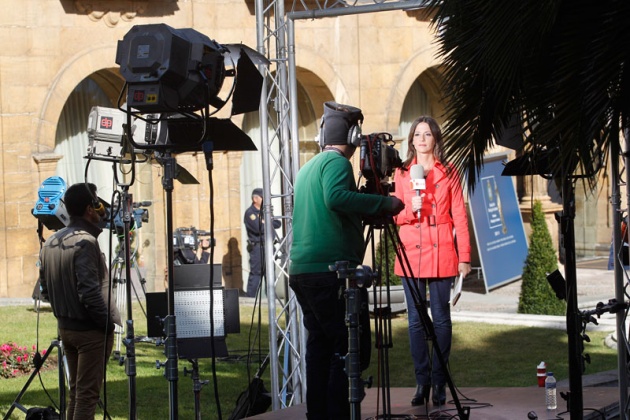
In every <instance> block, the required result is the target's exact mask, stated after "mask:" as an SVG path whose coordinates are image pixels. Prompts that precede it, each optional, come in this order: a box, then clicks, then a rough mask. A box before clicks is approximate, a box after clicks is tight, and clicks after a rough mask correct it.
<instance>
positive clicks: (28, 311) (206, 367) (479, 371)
mask: <svg viewBox="0 0 630 420" xmlns="http://www.w3.org/2000/svg"><path fill="white" fill-rule="evenodd" d="M240 309H241V333H240V334H231V335H229V336H228V338H227V343H228V351H229V352H230V356H229V357H228V358H224V359H218V360H216V363H215V370H216V383H217V386H216V387H215V385H214V380H213V376H212V363H211V360H210V359H202V360H200V361H199V374H200V379H201V380H209V381H210V382H209V384H208V385H205V386H203V388H202V390H201V391H200V393H199V395H200V401H201V413H202V416H203V418H207V419H218V418H219V411H220V413H221V416H220V417H221V418H228V417H229V415H230V414H231V412H232V411H233V409H234V406H235V401H236V399H237V398H238V395H239V394H240V393H241V392H242V391H244V390H245V389H246V387H247V385H248V383H249V379H248V372H249V377H251V376H253V375H254V374H255V372H256V370H257V367H258V361H259V360H260V358H261V357H262V358H264V357H265V356H266V354H267V348H268V343H267V325H266V324H267V316H266V314H265V311H264V310H263V311H262V312H263V313H262V314H261V316H260V319H261V320H262V322H263V323H264V324H265V325H263V326H262V328H261V330H260V336H261V337H262V341H261V343H260V346H259V345H258V343H257V341H256V340H257V338H256V337H257V335H256V329H254V330H252V328H250V324H251V320H252V319H255V320H256V319H259V315H258V313H257V312H256V313H254V314H252V312H253V310H252V307H251V306H245V305H241V308H240ZM135 312H137V313H135V314H134V320H135V328H136V336H141V335H143V334H145V333H146V322H145V319H144V315H143V314H142V312H140V311H139V310H137V308H136V310H135ZM0 319H2V320H3V321H2V324H3V325H2V329H1V331H2V333H1V336H0V342H1V343H5V342H16V343H17V344H19V345H25V346H28V347H29V348H30V346H31V345H32V344H35V342H36V339H37V319H38V316H37V313H36V312H35V311H34V310H33V308H32V307H25V306H13V307H1V308H0ZM55 325H56V323H55V319H54V317H53V316H52V313H51V312H50V310H49V309H46V310H42V311H40V316H39V348H40V349H46V348H47V347H48V346H49V345H50V343H51V341H52V340H53V339H55V338H56V327H55ZM406 325H407V324H406V318H405V317H404V316H398V317H396V318H394V319H393V320H392V323H391V327H392V347H391V348H389V349H387V351H381V352H380V354H379V351H377V350H376V349H375V350H373V352H372V364H371V366H370V368H369V369H368V370H367V371H366V372H364V373H363V378H367V377H368V376H372V377H373V378H374V385H375V386H376V384H377V383H378V382H379V375H378V372H381V371H382V369H379V368H378V363H379V360H389V364H388V366H389V377H390V382H391V383H390V386H391V387H413V386H415V382H414V379H413V368H412V365H411V358H410V356H409V348H408V339H407V328H406ZM588 335H589V337H590V339H591V342H590V343H585V353H588V354H590V356H591V360H592V363H591V364H590V365H587V367H586V372H585V375H587V374H591V373H595V372H601V371H607V370H612V369H616V368H617V353H616V351H615V350H611V349H609V348H607V347H605V346H604V345H603V339H604V337H605V336H606V335H607V333H600V332H589V333H588ZM373 342H374V341H373ZM259 347H260V348H261V351H260V353H261V355H259V354H258V349H259ZM248 348H254V349H255V352H256V353H257V354H255V355H254V356H252V358H251V359H250V360H251V363H250V364H249V365H248V357H247V354H248V352H247V349H248ZM123 351H124V348H123ZM259 356H260V357H259ZM136 358H137V362H136V367H137V376H136V390H137V391H136V400H137V413H138V418H140V419H165V418H168V413H169V388H170V386H169V385H170V384H169V381H167V380H166V378H165V377H164V376H163V375H164V370H163V369H161V370H158V369H156V360H160V361H162V362H164V361H166V357H165V355H164V347H158V346H156V345H155V344H151V343H137V345H136ZM541 360H544V361H545V362H547V366H548V370H552V371H553V372H554V374H555V376H556V377H557V378H558V380H562V379H566V378H568V351H567V336H566V333H565V332H563V331H560V330H548V329H544V328H531V327H518V326H502V325H490V324H482V323H479V324H477V323H456V324H455V325H454V337H453V350H452V353H451V360H450V369H451V374H452V379H453V382H454V384H455V385H456V386H457V387H472V386H489V387H509V386H515V387H517V386H518V387H520V386H535V385H536V383H537V381H536V365H537V364H538V363H539V362H540V361H541ZM178 366H179V380H178V381H177V385H178V402H179V404H178V412H179V416H180V418H183V419H190V418H194V406H195V405H194V401H195V400H194V397H195V393H194V391H193V381H192V380H191V377H190V376H189V375H188V376H184V368H186V370H190V369H191V368H192V365H191V363H190V362H188V361H184V360H180V361H179V365H178ZM41 378H42V383H43V387H45V388H46V390H47V391H48V392H49V393H50V395H51V396H52V398H53V399H54V400H56V399H57V390H58V374H57V370H56V369H54V368H53V369H49V370H47V371H45V372H43V373H42V374H41ZM27 379H28V376H22V377H18V378H12V379H3V378H0V415H2V416H4V415H5V413H6V412H7V410H8V409H9V407H10V404H11V402H12V401H14V400H15V398H16V396H17V395H18V393H19V392H20V390H21V389H22V388H23V387H24V385H25V383H26V380H27ZM263 379H264V383H265V385H266V386H267V387H269V386H270V380H269V369H266V370H265V374H264V376H263ZM381 383H382V382H381ZM43 387H42V385H41V384H40V382H39V380H38V379H37V378H36V379H35V380H34V381H33V382H32V383H31V385H30V386H29V388H28V390H27V392H26V394H25V395H24V396H23V397H22V399H21V403H22V404H24V405H25V406H48V405H52V403H51V402H50V401H49V399H48V397H47V396H46V394H45V392H44V389H43ZM215 394H218V400H219V401H220V404H217V402H216V401H217V400H216V395H215ZM107 406H108V411H109V413H110V415H111V417H112V418H113V419H126V418H127V417H128V415H127V413H128V412H129V379H128V376H127V375H126V374H125V368H124V366H119V365H118V364H117V363H109V365H108V368H107ZM97 417H99V418H101V415H98V416H97ZM23 418H24V415H23V413H22V412H21V411H19V410H17V409H16V410H14V412H13V414H12V416H11V419H23Z"/></svg>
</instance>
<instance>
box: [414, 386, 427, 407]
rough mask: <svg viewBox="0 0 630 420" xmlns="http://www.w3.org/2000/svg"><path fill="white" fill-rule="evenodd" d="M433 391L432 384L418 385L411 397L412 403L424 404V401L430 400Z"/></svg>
mask: <svg viewBox="0 0 630 420" xmlns="http://www.w3.org/2000/svg"><path fill="white" fill-rule="evenodd" d="M430 393H431V385H422V386H420V385H418V386H417V387H416V393H415V394H414V395H413V398H412V399H411V405H424V402H425V401H426V402H427V403H428V402H429V394H430Z"/></svg>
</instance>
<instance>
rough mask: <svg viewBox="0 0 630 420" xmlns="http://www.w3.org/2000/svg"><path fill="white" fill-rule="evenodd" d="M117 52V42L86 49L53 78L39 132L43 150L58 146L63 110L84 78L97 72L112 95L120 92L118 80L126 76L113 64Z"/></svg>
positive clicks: (41, 113) (104, 87)
mask: <svg viewBox="0 0 630 420" xmlns="http://www.w3.org/2000/svg"><path fill="white" fill-rule="evenodd" d="M115 56H116V47H115V46H112V45H101V46H97V47H90V48H87V49H84V50H83V51H81V52H78V53H77V54H75V55H74V56H72V57H71V58H69V59H68V60H67V61H66V64H65V65H64V66H63V67H62V68H61V69H60V70H59V72H58V73H57V75H56V76H55V78H54V79H53V80H52V82H51V84H50V86H49V87H48V90H47V95H46V97H45V98H44V101H43V103H42V107H41V112H40V115H39V123H38V127H37V132H36V136H35V141H36V143H37V145H38V147H39V151H40V152H49V151H52V150H54V148H55V133H56V130H57V123H58V121H59V117H60V115H61V111H62V110H63V107H64V105H65V103H66V101H67V100H68V97H69V96H70V94H71V93H72V91H73V90H74V88H75V87H76V86H77V84H78V83H79V82H80V81H81V80H83V79H85V78H86V77H89V76H90V75H92V74H95V78H96V79H97V81H98V82H99V84H101V87H102V88H103V89H104V90H105V91H106V92H107V93H108V94H111V95H112V96H114V95H115V94H117V92H116V91H115V90H116V82H117V81H123V79H122V78H121V76H119V75H118V74H117V73H116V72H115V68H113V67H112V66H113V65H114V62H113V58H114V57H115Z"/></svg>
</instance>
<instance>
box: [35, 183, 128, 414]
mask: <svg viewBox="0 0 630 420" xmlns="http://www.w3.org/2000/svg"><path fill="white" fill-rule="evenodd" d="M64 204H65V206H66V210H67V211H68V214H69V215H70V223H69V225H68V226H67V227H65V228H63V229H61V230H59V231H58V232H56V233H55V234H54V235H52V236H51V237H50V238H48V240H47V241H46V243H45V244H44V246H43V248H42V251H41V256H40V282H41V287H42V295H43V296H44V297H46V298H48V299H49V301H50V305H51V307H52V310H53V313H54V315H55V318H57V327H58V328H59V336H60V337H61V341H62V343H63V349H64V352H65V355H66V359H67V366H68V370H69V372H70V379H69V380H70V402H69V404H68V412H67V415H66V419H68V420H79V419H81V420H83V419H93V418H94V413H95V411H96V405H97V404H98V401H99V394H100V390H101V385H102V382H103V373H104V369H105V363H106V362H107V359H108V358H109V354H110V353H111V351H112V345H113V338H114V324H118V325H121V326H122V324H121V320H120V314H119V313H118V309H117V308H116V305H114V302H113V299H109V298H108V296H109V276H108V269H107V264H106V262H105V257H104V255H103V254H102V252H101V249H100V247H99V245H98V241H97V238H98V235H99V234H100V233H101V229H100V228H99V227H98V224H99V223H100V222H101V218H103V217H104V215H105V209H104V207H103V205H102V203H101V202H100V201H99V199H98V196H97V195H96V186H95V185H94V184H85V183H79V184H74V185H72V186H71V187H70V188H68V190H67V191H66V193H65V195H64Z"/></svg>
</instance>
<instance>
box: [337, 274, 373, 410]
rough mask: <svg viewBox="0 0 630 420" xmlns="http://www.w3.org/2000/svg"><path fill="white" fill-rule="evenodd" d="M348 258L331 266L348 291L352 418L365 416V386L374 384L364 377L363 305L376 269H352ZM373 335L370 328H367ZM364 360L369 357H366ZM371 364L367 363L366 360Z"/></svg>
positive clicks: (347, 356) (347, 365) (348, 357)
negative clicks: (362, 343) (362, 375)
mask: <svg viewBox="0 0 630 420" xmlns="http://www.w3.org/2000/svg"><path fill="white" fill-rule="evenodd" d="M348 264H349V263H348V261H336V262H335V265H334V266H331V267H330V269H331V271H336V272H337V277H338V278H339V279H340V280H345V284H346V290H345V292H344V295H345V299H346V324H347V325H348V353H347V354H346V356H345V358H344V361H345V370H346V375H347V376H348V385H349V392H348V400H349V403H350V418H351V419H352V420H358V419H360V418H361V401H363V398H364V397H365V391H364V387H365V386H367V387H368V388H369V387H370V386H372V378H368V380H367V381H364V380H363V379H362V378H361V370H362V367H363V366H361V364H362V363H361V361H362V360H361V338H360V337H361V332H362V331H361V312H362V307H363V305H366V304H367V293H362V292H365V289H367V288H369V287H370V286H371V285H372V280H373V274H372V270H371V269H370V268H369V267H367V266H361V265H359V266H357V267H356V269H354V270H351V269H349V268H348ZM363 333H364V334H369V331H363ZM364 360H369V359H367V358H365V357H364ZM366 364H367V363H366Z"/></svg>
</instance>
